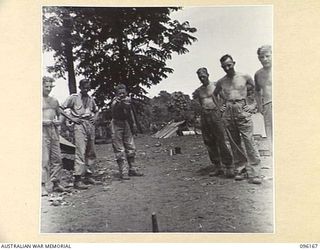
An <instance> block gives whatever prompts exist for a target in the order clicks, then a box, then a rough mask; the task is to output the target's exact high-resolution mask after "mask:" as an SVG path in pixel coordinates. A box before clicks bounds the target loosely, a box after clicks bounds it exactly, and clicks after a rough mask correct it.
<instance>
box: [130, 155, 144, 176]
mask: <svg viewBox="0 0 320 250" xmlns="http://www.w3.org/2000/svg"><path fill="white" fill-rule="evenodd" d="M127 161H128V165H129V173H128V175H129V176H139V177H140V176H143V173H141V172H139V171H138V170H137V168H136V167H135V166H134V157H128V158H127Z"/></svg>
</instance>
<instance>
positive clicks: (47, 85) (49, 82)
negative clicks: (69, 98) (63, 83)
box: [42, 76, 54, 97]
mask: <svg viewBox="0 0 320 250" xmlns="http://www.w3.org/2000/svg"><path fill="white" fill-rule="evenodd" d="M53 82H54V79H53V78H51V77H48V76H44V77H42V95H43V96H44V97H47V96H49V94H50V92H51V90H52V88H53V87H54V85H53Z"/></svg>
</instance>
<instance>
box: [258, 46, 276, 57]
mask: <svg viewBox="0 0 320 250" xmlns="http://www.w3.org/2000/svg"><path fill="white" fill-rule="evenodd" d="M267 51H268V52H270V53H272V47H271V45H262V46H261V47H260V48H258V50H257V54H258V56H259V55H261V54H262V53H264V52H267Z"/></svg>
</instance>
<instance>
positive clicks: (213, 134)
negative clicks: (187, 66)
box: [193, 68, 234, 178]
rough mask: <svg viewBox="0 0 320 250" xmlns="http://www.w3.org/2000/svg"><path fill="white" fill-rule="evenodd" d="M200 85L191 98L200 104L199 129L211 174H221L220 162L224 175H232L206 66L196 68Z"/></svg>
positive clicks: (229, 157) (212, 87)
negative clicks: (212, 169)
mask: <svg viewBox="0 0 320 250" xmlns="http://www.w3.org/2000/svg"><path fill="white" fill-rule="evenodd" d="M197 74H198V77H199V79H200V81H201V83H202V85H201V86H200V87H199V88H198V89H196V91H195V92H194V93H193V99H196V100H198V101H199V103H200V105H201V131H202V137H203V141H204V144H205V145H206V147H207V150H208V153H209V157H210V160H211V162H212V164H213V165H214V171H213V172H211V173H210V175H213V176H219V175H223V174H224V171H223V169H222V166H221V163H223V164H224V165H225V166H226V173H225V174H226V177H229V178H233V177H234V169H233V168H232V155H231V153H230V151H229V149H228V147H227V145H226V141H225V136H224V128H223V123H222V118H221V112H220V110H219V107H218V106H217V101H216V99H215V97H214V96H213V91H214V89H215V85H214V83H213V82H210V81H209V73H208V71H207V69H206V68H200V69H198V70H197Z"/></svg>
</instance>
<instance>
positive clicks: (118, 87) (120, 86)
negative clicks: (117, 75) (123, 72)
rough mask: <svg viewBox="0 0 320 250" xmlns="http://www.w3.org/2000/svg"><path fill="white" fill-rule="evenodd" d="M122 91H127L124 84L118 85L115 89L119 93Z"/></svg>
mask: <svg viewBox="0 0 320 250" xmlns="http://www.w3.org/2000/svg"><path fill="white" fill-rule="evenodd" d="M122 89H123V90H125V91H127V87H126V85H124V84H122V83H120V84H118V85H117V86H116V87H115V90H116V92H117V93H118V92H119V90H122Z"/></svg>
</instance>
